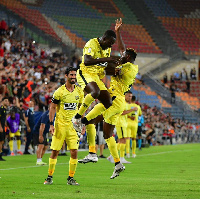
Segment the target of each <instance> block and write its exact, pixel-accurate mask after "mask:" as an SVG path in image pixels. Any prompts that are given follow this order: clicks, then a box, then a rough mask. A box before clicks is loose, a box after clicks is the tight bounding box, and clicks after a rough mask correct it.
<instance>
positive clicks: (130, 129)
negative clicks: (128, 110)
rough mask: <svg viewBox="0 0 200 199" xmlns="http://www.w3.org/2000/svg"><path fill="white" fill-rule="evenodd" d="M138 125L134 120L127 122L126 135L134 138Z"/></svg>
mask: <svg viewBox="0 0 200 199" xmlns="http://www.w3.org/2000/svg"><path fill="white" fill-rule="evenodd" d="M137 130H138V125H137V124H136V123H135V122H128V126H127V137H130V138H136V136H137Z"/></svg>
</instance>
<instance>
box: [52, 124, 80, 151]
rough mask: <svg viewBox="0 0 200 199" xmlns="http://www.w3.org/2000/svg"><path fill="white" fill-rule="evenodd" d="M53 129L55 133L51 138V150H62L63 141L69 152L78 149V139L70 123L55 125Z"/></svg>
mask: <svg viewBox="0 0 200 199" xmlns="http://www.w3.org/2000/svg"><path fill="white" fill-rule="evenodd" d="M54 127H55V131H54V135H53V136H52V142H51V147H50V148H51V149H53V150H56V151H59V150H60V149H61V148H62V145H63V142H64V140H65V141H66V143H67V147H68V148H69V150H70V149H78V147H79V139H78V135H77V133H76V131H75V129H74V127H73V124H72V122H68V123H67V124H65V125H63V124H60V123H55V125H54Z"/></svg>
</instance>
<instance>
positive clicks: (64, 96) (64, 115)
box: [52, 84, 84, 124]
mask: <svg viewBox="0 0 200 199" xmlns="http://www.w3.org/2000/svg"><path fill="white" fill-rule="evenodd" d="M83 99H84V93H83V91H82V89H81V88H80V87H79V86H77V85H75V88H74V90H73V91H72V92H70V91H68V90H67V88H66V86H65V84H64V85H62V86H61V87H59V88H58V89H57V90H56V91H55V92H54V94H53V98H52V102H53V103H55V104H57V107H56V119H55V122H58V123H62V124H65V123H67V122H69V121H71V120H72V118H73V117H74V116H75V114H76V113H77V110H78V104H81V103H82V102H83Z"/></svg>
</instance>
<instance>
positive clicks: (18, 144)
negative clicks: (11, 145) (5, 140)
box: [17, 140, 21, 150]
mask: <svg viewBox="0 0 200 199" xmlns="http://www.w3.org/2000/svg"><path fill="white" fill-rule="evenodd" d="M20 147H21V140H17V149H18V150H20Z"/></svg>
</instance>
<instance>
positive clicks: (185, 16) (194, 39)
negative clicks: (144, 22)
mask: <svg viewBox="0 0 200 199" xmlns="http://www.w3.org/2000/svg"><path fill="white" fill-rule="evenodd" d="M145 3H146V5H147V6H148V7H149V9H150V10H151V11H152V12H153V13H154V15H155V16H156V17H157V18H158V19H159V20H160V21H161V23H162V25H163V26H164V27H165V29H166V30H167V31H168V32H169V34H170V35H171V37H172V38H173V40H174V41H175V42H176V43H177V45H178V46H179V48H181V50H182V51H183V52H184V53H185V54H186V55H200V34H199V32H200V25H199V24H200V18H199V15H200V11H199V8H200V2H199V1H198V0H191V1H188V0H183V1H182V0H177V1H173V0H158V1H151V0H145Z"/></svg>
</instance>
